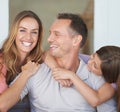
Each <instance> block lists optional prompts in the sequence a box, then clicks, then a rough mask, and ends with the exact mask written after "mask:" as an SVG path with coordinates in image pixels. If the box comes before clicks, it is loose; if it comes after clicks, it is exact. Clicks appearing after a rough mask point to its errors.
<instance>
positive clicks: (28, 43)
mask: <svg viewBox="0 0 120 112" xmlns="http://www.w3.org/2000/svg"><path fill="white" fill-rule="evenodd" d="M22 44H23V45H24V46H30V45H31V44H32V43H30V42H22Z"/></svg>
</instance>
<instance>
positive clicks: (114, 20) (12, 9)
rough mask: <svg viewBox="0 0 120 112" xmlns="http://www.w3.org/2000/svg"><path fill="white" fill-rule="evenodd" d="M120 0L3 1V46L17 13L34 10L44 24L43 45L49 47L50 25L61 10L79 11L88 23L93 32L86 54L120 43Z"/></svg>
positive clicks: (0, 38)
mask: <svg viewBox="0 0 120 112" xmlns="http://www.w3.org/2000/svg"><path fill="white" fill-rule="evenodd" d="M119 4H120V0H0V46H1V45H2V43H3V41H4V40H5V39H6V37H7V35H8V32H9V28H10V25H11V23H12V22H13V19H14V18H15V16H16V15H17V14H18V13H19V12H20V11H23V10H32V11H34V12H35V13H36V14H37V15H38V16H39V17H40V19H41V20H42V23H43V26H44V40H43V45H42V46H43V48H44V50H46V49H48V47H49V45H48V43H47V38H48V36H49V28H50V26H51V24H52V23H53V21H54V19H55V18H56V16H57V14H58V13H60V12H70V13H77V14H79V15H81V16H82V18H83V19H84V21H85V23H86V24H87V27H88V30H89V34H88V40H87V42H86V45H85V46H84V47H83V48H82V49H81V51H82V52H83V53H87V54H91V53H92V52H95V51H96V50H97V49H99V48H100V47H102V46H105V45H116V46H120V31H119V29H120V28H119V27H120V13H119V10H120V6H119Z"/></svg>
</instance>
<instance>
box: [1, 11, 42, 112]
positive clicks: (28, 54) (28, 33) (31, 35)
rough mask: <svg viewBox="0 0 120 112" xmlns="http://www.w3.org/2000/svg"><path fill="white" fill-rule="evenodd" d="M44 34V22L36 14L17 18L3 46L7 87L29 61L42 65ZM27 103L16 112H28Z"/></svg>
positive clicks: (19, 104) (21, 105)
mask: <svg viewBox="0 0 120 112" xmlns="http://www.w3.org/2000/svg"><path fill="white" fill-rule="evenodd" d="M42 33H43V28H42V22H41V20H40V19H39V17H38V16H37V15H36V14H35V13H34V12H32V11H22V12H20V13H19V14H18V15H17V16H16V17H15V20H14V21H13V24H12V26H11V28H10V32H9V35H8V38H7V39H6V41H5V42H4V44H3V46H2V54H3V58H4V64H5V66H6V69H7V74H6V76H5V78H6V82H7V85H9V84H10V83H11V82H12V81H13V80H14V79H15V78H16V76H17V75H18V74H19V73H20V72H21V66H23V65H24V64H25V63H26V62H27V61H28V60H32V61H34V62H39V63H40V61H41V55H42V48H41V42H42ZM3 80H4V79H3ZM5 86H6V85H5ZM1 94H2V93H1ZM26 101H27V100H26V99H25V101H23V102H20V103H18V104H17V105H16V106H15V108H17V107H18V108H21V110H15V111H17V112H19V111H20V112H24V111H26V108H27V109H28V108H29V106H28V105H27V104H26ZM19 106H20V107H19ZM10 112H14V109H11V110H10Z"/></svg>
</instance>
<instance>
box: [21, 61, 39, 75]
mask: <svg viewBox="0 0 120 112" xmlns="http://www.w3.org/2000/svg"><path fill="white" fill-rule="evenodd" d="M39 67H40V64H38V63H35V62H32V61H29V62H27V64H25V65H24V66H22V73H23V74H26V75H28V76H32V75H34V74H35V73H36V72H37V71H38V69H39Z"/></svg>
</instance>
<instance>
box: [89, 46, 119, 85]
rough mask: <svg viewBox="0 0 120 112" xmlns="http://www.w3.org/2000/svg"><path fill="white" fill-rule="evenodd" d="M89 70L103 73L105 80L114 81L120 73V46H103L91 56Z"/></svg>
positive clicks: (98, 73) (99, 73)
mask: <svg viewBox="0 0 120 112" xmlns="http://www.w3.org/2000/svg"><path fill="white" fill-rule="evenodd" d="M88 68H89V69H90V71H92V72H93V73H95V74H97V75H103V76H104V78H105V80H106V81H107V82H110V83H112V82H116V81H117V79H118V76H119V75H120V47H117V46H104V47H102V48H100V49H99V50H97V51H96V53H95V54H93V55H92V56H91V59H90V61H89V62H88Z"/></svg>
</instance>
